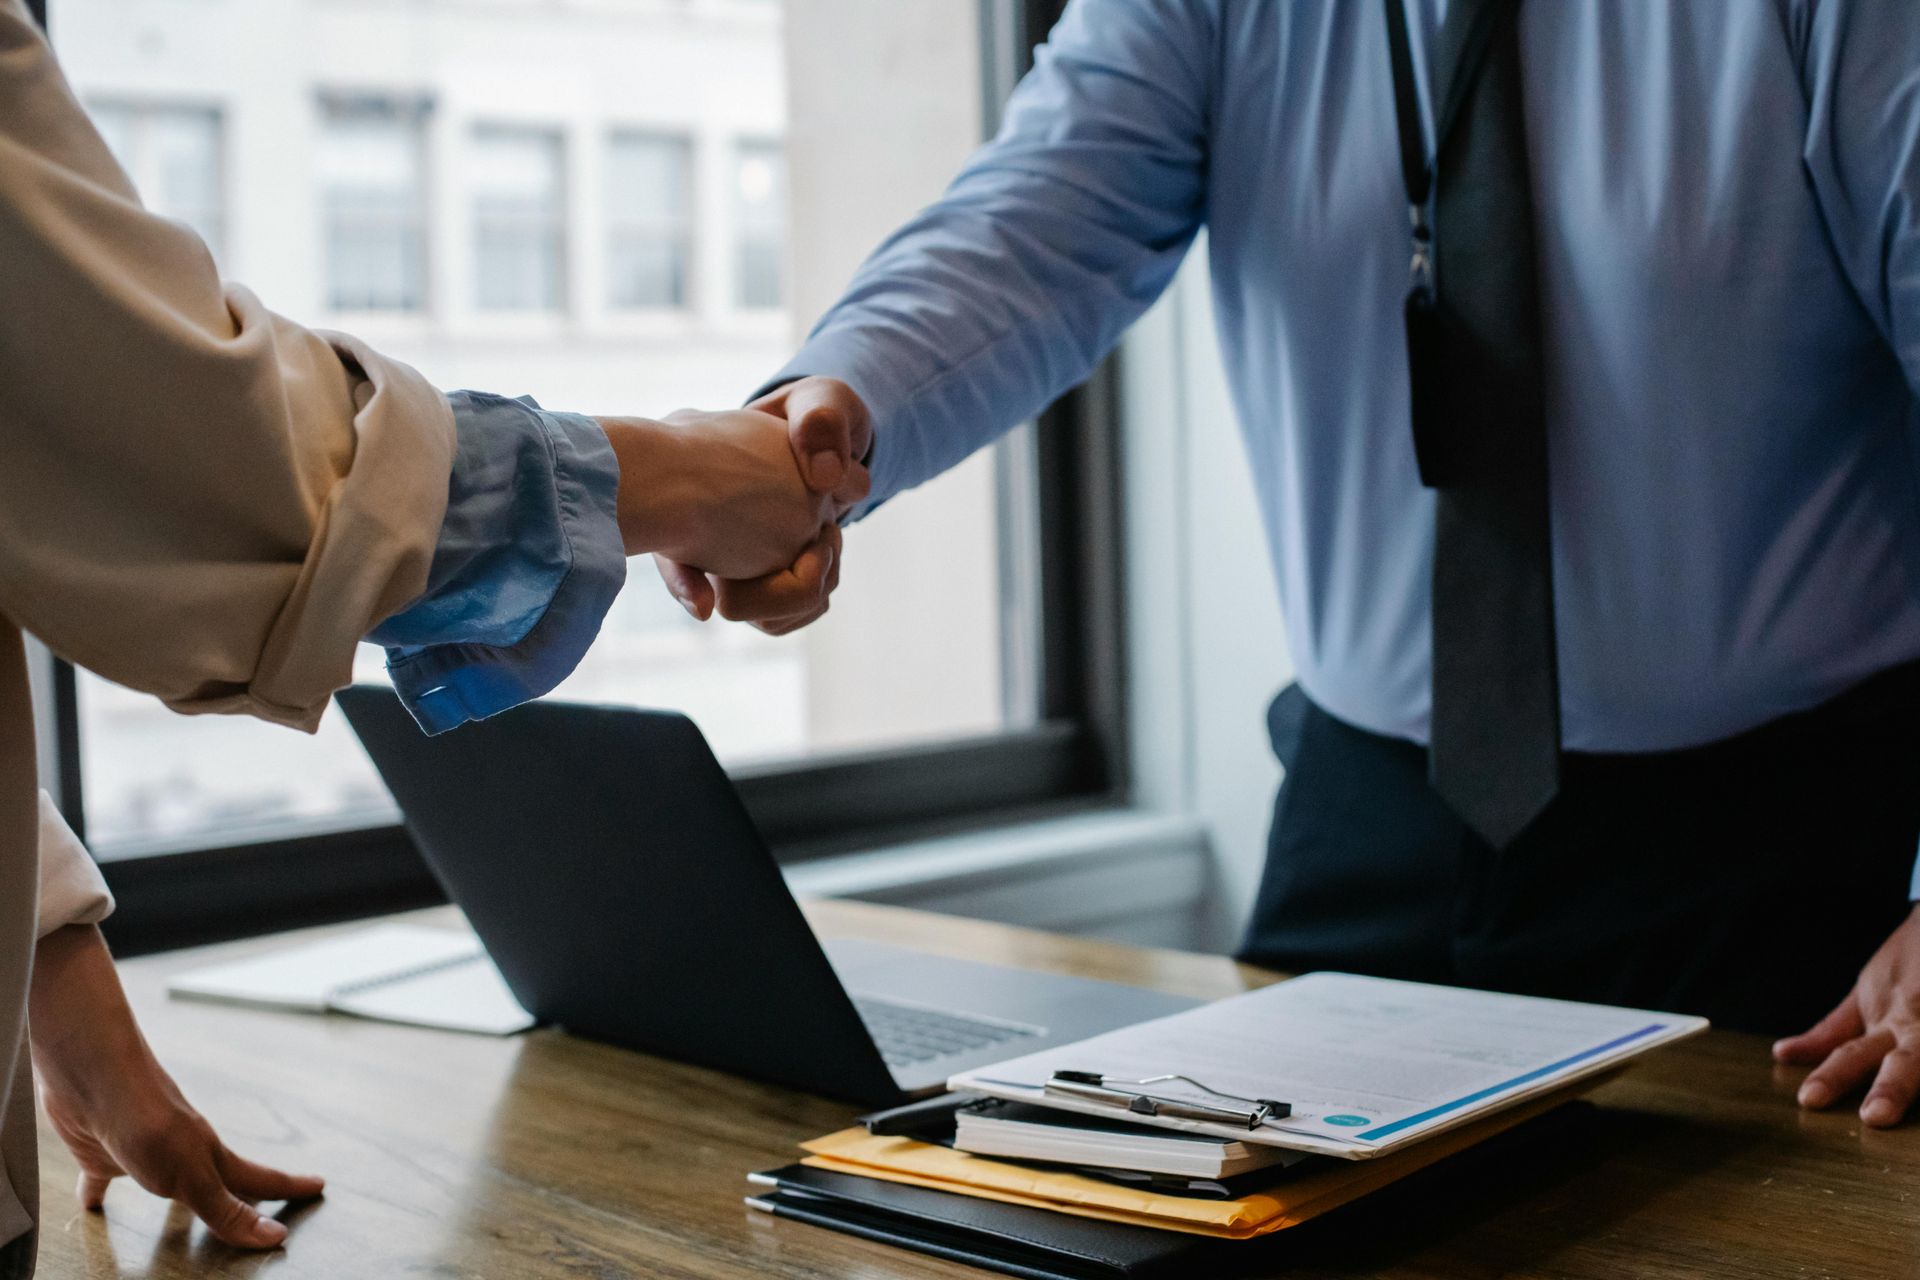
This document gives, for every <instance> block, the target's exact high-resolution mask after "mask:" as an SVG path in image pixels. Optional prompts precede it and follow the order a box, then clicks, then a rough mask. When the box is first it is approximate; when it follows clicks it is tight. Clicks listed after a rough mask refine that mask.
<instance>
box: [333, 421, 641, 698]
mask: <svg viewBox="0 0 1920 1280" xmlns="http://www.w3.org/2000/svg"><path fill="white" fill-rule="evenodd" d="M447 400H448V403H449V404H451V405H452V406H453V416H454V423H455V427H456V429H457V433H458V449H457V451H456V453H455V456H454V463H453V478H452V480H451V482H450V484H449V488H448V495H447V515H446V520H445V521H444V523H443V524H442V525H441V527H440V540H439V544H438V546H437V547H436V548H435V550H434V557H433V565H432V567H431V569H430V570H429V571H428V575H427V589H426V592H425V593H424V594H423V595H422V596H421V597H420V598H419V599H418V600H415V601H414V602H413V603H412V604H410V605H408V606H407V607H406V608H405V609H403V610H401V611H400V612H399V613H397V614H395V615H394V616H393V617H391V618H389V619H387V621H386V622H384V623H382V624H381V625H380V627H379V628H378V629H377V630H375V631H374V632H373V634H372V635H370V636H368V637H367V638H368V639H369V640H372V641H374V642H376V643H378V644H382V645H384V646H386V650H387V670H388V672H389V673H390V674H391V675H392V677H393V684H394V688H395V689H396V690H398V691H399V694H400V698H401V700H402V701H403V702H405V703H406V704H407V707H408V709H409V710H411V711H412V712H413V715H414V718H415V719H416V720H418V721H419V722H420V727H421V728H422V729H425V730H426V731H427V732H428V733H441V732H444V731H445V730H448V729H451V728H453V727H455V726H456V725H460V724H464V723H466V722H467V721H469V720H479V719H483V718H485V717H487V716H490V715H494V714H497V713H498V712H501V711H505V710H507V709H508V708H510V707H514V706H518V705H519V704H520V703H522V702H526V701H528V700H529V699H532V698H537V697H539V696H540V695H542V694H544V693H547V692H548V691H550V690H551V689H552V688H553V687H554V686H555V685H557V684H559V683H560V681H561V680H563V679H565V678H566V676H567V675H568V674H569V673H570V672H571V671H572V670H573V668H574V667H575V665H576V664H578V663H579V661H580V659H581V658H582V657H583V656H584V655H585V654H586V652H587V649H588V648H589V647H590V646H591V645H592V644H593V640H594V637H595V636H596V635H598V634H599V631H600V622H601V619H603V618H604V617H605V616H606V612H607V609H608V607H609V606H611V605H612V603H613V599H614V597H615V596H616V595H618V594H619V592H620V587H621V584H622V583H624V582H625V581H626V573H627V561H626V551H625V547H624V543H623V541H622V539H621V536H620V526H619V521H618V518H617V508H616V505H615V499H616V496H617V495H618V492H619V488H620V465H619V462H618V461H617V460H616V459H615V457H614V454H613V447H612V446H611V445H610V444H608V443H607V437H606V433H605V432H604V431H602V430H601V429H600V426H599V424H598V423H596V422H594V421H593V420H592V419H590V418H583V417H580V416H579V415H577V414H568V413H549V412H548V411H546V410H544V409H542V408H540V406H539V405H537V404H535V403H534V402H533V401H532V400H531V399H526V398H522V399H519V400H509V399H507V398H505V397H503V396H491V395H484V394H481V393H479V392H475V391H456V392H454V393H452V394H451V395H449V396H448V397H447Z"/></svg>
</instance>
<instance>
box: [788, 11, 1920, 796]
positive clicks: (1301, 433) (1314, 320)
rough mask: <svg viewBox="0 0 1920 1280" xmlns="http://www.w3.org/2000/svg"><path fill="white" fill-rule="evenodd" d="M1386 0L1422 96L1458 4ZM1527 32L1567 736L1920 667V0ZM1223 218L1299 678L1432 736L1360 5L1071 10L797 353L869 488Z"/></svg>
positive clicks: (1718, 728)
mask: <svg viewBox="0 0 1920 1280" xmlns="http://www.w3.org/2000/svg"><path fill="white" fill-rule="evenodd" d="M1408 7H1409V12H1410V15H1411V18H1412V26H1413V30H1414V31H1415V33H1416V44H1417V45H1419V46H1422V47H1420V48H1419V49H1417V50H1416V55H1417V61H1418V62H1419V63H1420V74H1421V75H1422V77H1423V78H1424V76H1425V70H1424V66H1425V54H1426V53H1427V50H1428V49H1429V48H1430V47H1431V45H1432V42H1433V38H1434V36H1435V34H1436V33H1437V31H1438V29H1439V24H1440V22H1441V20H1442V18H1443V16H1444V13H1445V9H1446V5H1445V3H1444V0H1408ZM1520 23H1521V32H1520V38H1521V50H1522V58H1523V60H1524V64H1525V77H1526V86H1525V91H1526V117H1527V132H1528V138H1529V145H1530V151H1531V153H1532V170H1533V183H1534V187H1535V193H1536V202H1537V206H1538V221H1539V233H1538V234H1539V254H1540V266H1541V285H1542V293H1543V308H1544V317H1543V318H1544V323H1545V328H1546V352H1547V375H1548V383H1549V385H1548V389H1547V391H1548V415H1547V417H1548V431H1549V441H1550V450H1551V454H1552V462H1551V467H1552V480H1551V484H1552V501H1553V551H1554V575H1555V607H1556V617H1557V624H1558V635H1559V657H1560V683H1561V698H1562V709H1563V724H1564V733H1565V742H1566V745H1567V746H1568V747H1569V748H1572V749H1576V750H1590V751H1651V750H1661V749H1668V748H1678V747H1685V746H1690V745H1694V744H1699V743H1703V742H1708V741H1712V740H1715V739H1719V738H1722V737H1726V736H1728V735H1731V734H1734V733H1737V732H1739V731H1741V730H1744V729H1748V728H1751V727H1753V726H1755V725H1757V724H1759V723H1761V722H1763V721H1766V720H1769V719H1772V718H1774V717H1777V716H1780V715H1783V714H1786V713H1789V712H1793V711H1798V710H1803V709H1805V708H1808V707H1811V706H1814V705H1816V704H1818V703H1820V702H1822V701H1824V700H1826V699H1828V698H1830V697H1832V696H1834V695H1835V694H1838V693H1839V692H1841V691H1842V690H1844V689H1846V688H1847V687H1849V686H1850V685H1853V684H1855V683H1857V682H1858V681H1860V680H1862V679H1863V678H1865V677H1867V676H1869V675H1872V674H1874V673H1875V672H1877V671H1880V670H1882V669H1884V668H1886V667H1889V666H1891V665H1894V664H1898V663H1901V662H1904V661H1908V660H1911V659H1914V658H1917V657H1920V471H1917V469H1916V465H1915V457H1914V447H1915V443H1916V436H1915V430H1914V428H1915V422H1914V408H1915V397H1914V389H1915V387H1916V385H1920V2H1917V0H1535V2H1534V3H1529V4H1526V5H1524V6H1523V7H1522V11H1521V19H1520ZM1203 225H1204V226H1206V227H1207V228H1208V230H1209V245H1210V255H1211V267H1212V278H1213V288H1214V297H1215V307H1216V311H1217V315H1218V324H1219V331H1220V337H1221V341H1222V346H1223V348H1224V351H1225V360H1226V365H1227V372H1228V375H1229V380H1230V382H1231V384H1232V388H1233V392H1234V399H1235V404H1236V407H1237V409H1238V416H1239V420H1240V427H1241V429H1242V432H1243V434H1244V437H1245V443H1246V450H1247V457H1248V461H1249V464H1250V465H1251V467H1252V469H1253V476H1254V479H1255V481H1256V483H1257V486H1258V490H1259V495H1260V499H1261V507H1262V511H1263V515H1264V520H1265V526H1266V534H1267V538H1268V540H1269V543H1270V546H1269V548H1267V550H1270V551H1271V555H1272V563H1273V564H1274V565H1275V566H1276V567H1277V574H1278V579H1279V590H1280V598H1281V603H1282V607H1283V612H1284V616H1285V618H1286V627H1287V639H1288V641H1289V645H1290V648H1291V651H1292V655H1293V659H1294V661H1295V663H1296V664H1297V667H1298V674H1299V680H1300V683H1301V684H1302V686H1303V687H1304V688H1305V689H1306V691H1307V692H1308V693H1309V694H1310V695H1311V696H1312V697H1313V698H1314V699H1315V700H1316V701H1317V702H1319V703H1320V704H1321V705H1323V706H1325V707H1326V708H1327V709H1328V710H1330V711H1332V712H1333V713H1334V714H1335V715H1337V716H1339V717H1341V718H1342V719H1344V720H1347V721H1350V722H1352V723H1354V724H1357V725H1361V726H1363V727H1365V728H1368V729H1371V730H1374V731H1376V732H1379V733H1383V734H1391V735H1395V736H1398V737H1402V738H1407V739H1412V740H1414V741H1424V740H1425V738H1426V733H1427V721H1428V708H1429V687H1430V667H1429V643H1430V639H1429V596H1428V575H1429V566H1430V561H1431V555H1432V545H1433V499H1432V495H1431V494H1430V493H1429V492H1428V491H1427V490H1425V489H1423V488H1422V487H1421V486H1420V483H1419V480H1418V478H1417V476H1416V473H1415V467H1414V455H1413V447H1412V441H1411V436H1410V430H1409V426H1408V404H1407V367H1406V352H1405V345H1404V337H1403V331H1402V328H1401V319H1400V316H1401V311H1400V307H1401V299H1402V297H1403V296H1404V294H1405V292H1406V288H1407V262H1408V228H1407V211H1406V204H1405V198H1404V194H1403V190H1402V187H1401V183H1400V170H1399V162H1398V149H1397V142H1396V133H1395V128H1394V110H1393V89H1392V78H1391V75H1390V72H1389V63H1388V53H1387V37H1386V21H1385V17H1384V13H1383V10H1382V8H1381V4H1380V2H1379V0H1075V3H1073V4H1072V5H1071V6H1070V7H1069V9H1068V10H1067V13H1066V16H1065V17H1064V18H1063V19H1062V21H1061V22H1060V24H1059V26H1058V28H1057V29H1056V30H1055V32H1054V34H1053V37H1052V39H1051V41H1050V42H1049V44H1048V45H1047V46H1046V47H1044V48H1042V49H1041V50H1040V52H1039V55H1038V58H1037V62H1036V66H1035V69H1034V71H1033V73H1032V74H1031V75H1029V76H1028V77H1027V78H1026V80H1025V81H1024V83H1022V84H1021V86H1020V87H1019V89H1018V91H1017V92H1016V93H1015V94H1014V96H1013V99H1012V102H1011V103H1010V105H1009V108H1008V112H1007V116H1006V122H1005V126H1004V128H1003V129H1002V131H1001V133H1000V136H999V137H998V138H997V139H996V140H995V141H993V142H992V143H990V144H989V145H988V146H986V147H985V148H984V149H983V150H981V151H980V152H979V153H978V154H977V155H976V156H975V157H974V158H973V160H972V161H971V162H970V163H969V164H968V165H967V167H966V168H965V170H964V171H963V172H962V173H961V175H960V176H959V178H958V179H957V180H956V181H955V182H954V184H953V186H952V188H951V189H950V190H949V191H948V192H947V194H946V196H945V197H944V198H943V199H942V200H941V201H940V202H939V203H937V204H935V205H934V206H933V207H932V208H930V209H928V210H927V211H926V212H925V213H923V214H922V215H920V216H919V217H917V218H916V219H914V220H913V221H912V222H911V223H909V224H908V225H907V226H906V227H905V228H903V229H902V230H901V231H900V232H898V233H897V234H896V235H894V236H893V237H892V238H891V239H890V240H889V241H888V242H887V243H886V244H885V245H884V246H882V247H881V248H880V249H879V251H878V252H877V253H876V254H875V255H874V256H873V258H872V259H871V260H870V261H869V262H868V263H867V264H866V266H865V267H864V268H863V269H862V270H861V271H860V273H859V274H858V275H857V276H856V277H855V279H854V281H853V282H852V284H851V285H850V287H849V289H848V291H847V293H846V296H845V297H844V298H843V299H842V300H841V302H840V303H839V304H838V305H837V306H835V307H834V308H833V310H832V311H831V312H829V313H828V314H827V316H826V317H825V318H824V319H823V320H822V321H821V322H820V325H819V327H818V328H817V329H816V330H815V332H814V334H813V336H812V338H811V339H810V340H809V341H808V343H807V344H806V345H805V347H804V348H803V349H802V350H801V351H800V353H799V354H798V356H797V357H796V358H795V359H794V361H793V362H792V363H791V364H790V365H789V366H788V367H787V369H786V370H785V371H783V373H782V374H781V375H780V376H782V377H796V376H800V375H804V374H810V373H817V374H829V375H833V376H837V377H840V378H843V379H845V380H846V381H847V382H849V383H851V384H852V385H853V387H854V388H855V389H856V390H857V391H858V392H859V393H860V394H861V395H862V396H863V397H864V398H865V399H866V400H867V402H868V404H869V405H870V406H871V408H872V410H873V412H874V414H875V420H876V445H875V451H874V456H873V459H872V462H873V476H874V483H875V501H880V500H884V499H886V498H887V497H888V496H890V495H892V494H895V493H898V492H899V491H901V490H903V489H905V488H908V487H909V486H912V485H915V484H919V483H920V482H922V481H924V480H927V479H929V478H930V477H932V476H934V475H937V474H938V473H940V472H942V471H944V470H946V469H947V468H949V467H951V466H953V465H954V464H955V463H957V462H959V461H960V460H961V459H962V458H964V457H965V456H967V455H968V454H970V453H972V452H973V451H974V450H976V449H978V448H980V447H981V446H982V445H984V444H986V443H987V442H988V441H989V440H991V439H993V438H994V437H995V436H996V435H998V434H999V433H1001V432H1002V431H1004V430H1006V429H1007V428H1008V427H1009V426H1010V425H1012V424H1014V423H1016V422H1018V421H1020V420H1022V419H1023V418H1025V417H1027V416H1029V415H1031V414H1033V413H1034V412H1035V411H1037V410H1039V409H1040V408H1041V407H1043V406H1044V405H1045V404H1046V403H1047V402H1048V401H1050V400H1051V399H1053V398H1054V397H1056V396H1057V395H1059V394H1060V393H1061V392H1063V391H1065V390H1066V389H1067V388H1069V387H1070V386H1072V385H1073V384H1074V383H1076V382H1078V381H1079V380H1080V379H1081V378H1083V377H1084V376H1085V375H1086V374H1087V373H1088V372H1089V370H1090V369H1091V368H1092V366H1093V365H1094V363H1095V362H1096V361H1098V360H1099V359H1100V358H1101V357H1102V356H1103V355H1105V354H1106V353H1107V351H1108V350H1109V349H1111V348H1112V347H1113V346H1114V344H1115V342H1116V341H1117V339H1118V338H1119V336H1120V334H1121V332H1122V330H1124V329H1125V328H1126V327H1127V325H1128V324H1129V323H1130V322H1132V321H1133V320H1134V319H1135V318H1136V317H1137V316H1139V315H1140V313H1141V312H1142V311H1143V310H1144V309H1145V308H1146V307H1147V306H1148V305H1149V304H1150V303H1151V302H1152V301H1153V300H1154V298H1155V297H1156V296H1157V295H1158V294H1159V293H1160V292H1161V290H1162V289H1163V288H1164V287H1165V286H1166V284H1167V283H1168V281H1169V279H1170V278H1171V277H1172V275H1173V274H1174V270H1175V268H1176V267H1177V265H1178V264H1179V262H1180V260H1181V258H1182V256H1183V255H1184V254H1185V253H1186V251H1187V248H1188V246H1189V244H1190V243H1191V241H1192V239H1193V237H1194V234H1195V233H1196V231H1198V230H1199V228H1200V227H1202V226H1203ZM1446 230H1447V229H1446V228H1445V227H1441V228H1439V229H1438V234H1440V235H1442V236H1444V235H1445V234H1446ZM1217 550H1218V551H1219V552H1220V553H1222V554H1232V555H1238V556H1240V557H1241V558H1242V560H1243V563H1244V564H1245V566H1246V572H1247V573H1248V574H1249V575H1254V574H1257V573H1260V572H1262V571H1263V567H1264V566H1263V557H1262V549H1260V548H1255V547H1243V548H1238V549H1232V548H1220V549H1217ZM1916 785H1920V779H1916Z"/></svg>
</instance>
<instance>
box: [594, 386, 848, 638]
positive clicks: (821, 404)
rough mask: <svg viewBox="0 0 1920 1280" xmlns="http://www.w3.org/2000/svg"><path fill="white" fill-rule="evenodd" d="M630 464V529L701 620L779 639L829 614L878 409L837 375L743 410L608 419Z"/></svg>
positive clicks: (634, 548)
mask: <svg viewBox="0 0 1920 1280" xmlns="http://www.w3.org/2000/svg"><path fill="white" fill-rule="evenodd" d="M599 421H600V425H601V427H602V428H603V429H604V430H605V431H606V433H607V439H608V441H609V442H610V443H611V444H612V445H613V451H614V455H615V456H616V457H617V458H618V459H619V462H620V496H619V516H620V532H621V536H622V537H623V538H624V540H625V542H626V549H627V554H628V555H640V554H642V553H643V552H644V553H650V554H651V555H652V556H653V557H654V561H655V563H656V564H658V566H659V568H660V576H661V577H662V578H663V579H664V580H665V581H666V584H667V589H668V590H669V591H671V592H672V593H673V595H674V597H675V598H676V599H678V600H679V601H680V603H681V604H682V605H683V606H685V607H686V610H687V612H689V613H691V614H692V615H693V616H694V617H696V618H699V619H702V620H703V621H704V620H705V619H707V618H709V617H711V616H712V615H713V614H714V613H715V612H718V613H719V614H720V615H721V616H722V617H725V618H731V619H733V620H735V621H742V622H751V623H752V624H753V625H754V626H756V627H758V628H759V629H760V630H762V631H765V632H766V633H768V634H769V635H776V636H778V635H785V634H787V633H788V632H790V631H797V630H799V629H800V628H801V627H804V626H806V625H807V624H808V623H811V622H813V621H815V620H816V619H818V618H819V617H820V616H821V615H822V614H824V613H826V611H827V607H828V602H829V599H830V597H831V596H832V595H833V590H834V588H835V587H836V586H837V585H839V581H840V523H839V522H840V519H841V517H843V516H844V515H846V513H847V512H848V511H850V510H851V509H852V508H853V507H854V506H855V505H856V504H857V503H859V502H860V501H862V500H863V499H865V498H866V496H867V491H868V487H869V481H868V476H867V469H866V467H865V466H864V465H863V463H862V460H863V459H864V458H865V457H866V455H867V450H868V448H869V446H870V445H871V443H872V440H873V428H872V424H871V422H870V421H869V418H868V414H867V408H866V405H865V404H864V403H862V401H861V400H860V398H859V396H857V395H856V394H854V391H853V388H851V387H849V386H847V384H846V383H844V382H839V381H836V380H835V379H832V378H802V379H800V380H799V381H797V382H791V383H788V384H787V385H785V386H783V387H780V388H778V389H777V390H775V391H772V392H770V393H768V394H767V395H765V396H763V397H761V398H760V399H758V400H756V401H754V402H753V403H752V404H751V405H749V406H747V407H746V408H745V409H736V410H731V411H726V412H720V413H700V412H696V411H694V410H690V409H682V410H680V411H679V412H677V413H673V414H669V415H668V416H667V417H665V418H662V419H659V420H654V419H649V418H601V419H600V420H599Z"/></svg>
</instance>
